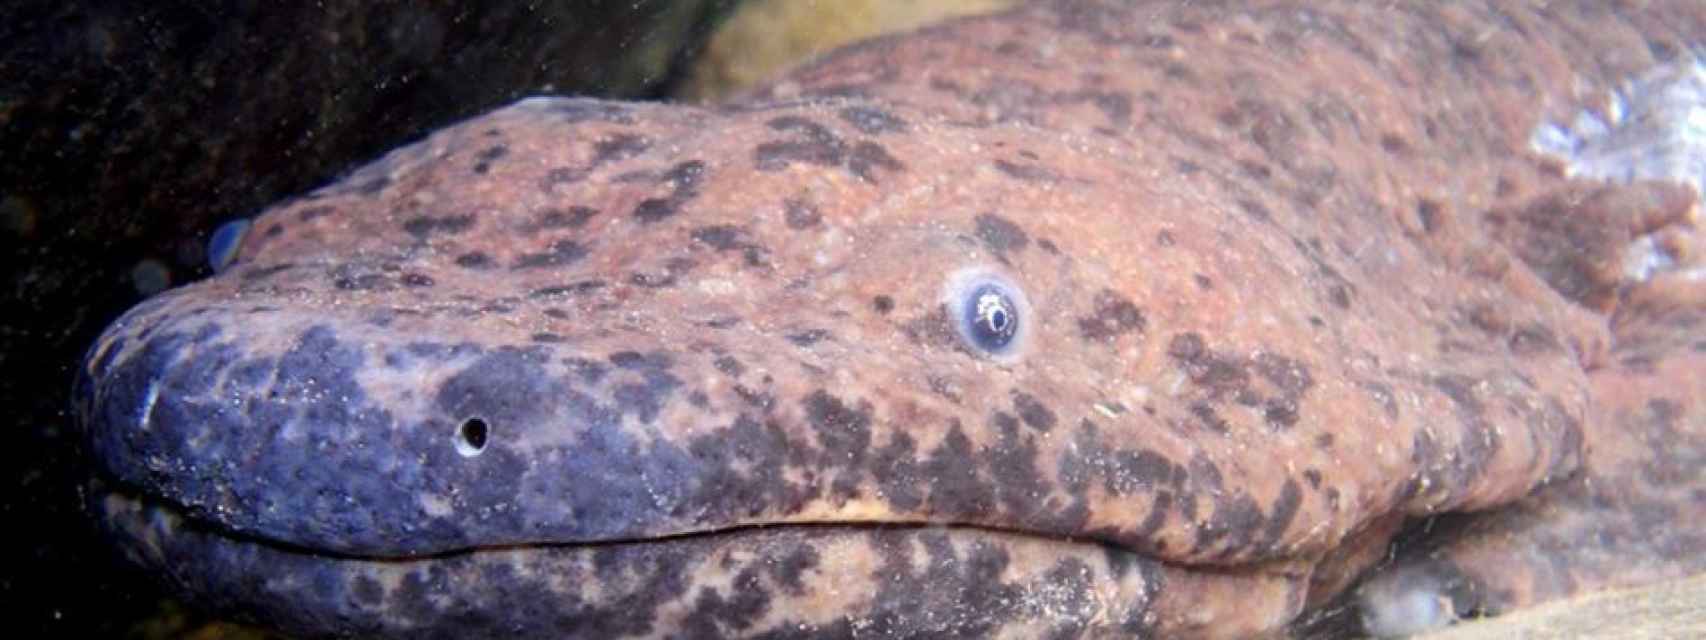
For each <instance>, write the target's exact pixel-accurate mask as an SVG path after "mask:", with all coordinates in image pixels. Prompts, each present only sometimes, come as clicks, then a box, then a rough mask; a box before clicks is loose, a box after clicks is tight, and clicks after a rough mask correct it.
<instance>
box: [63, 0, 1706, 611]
mask: <svg viewBox="0 0 1706 640" xmlns="http://www.w3.org/2000/svg"><path fill="white" fill-rule="evenodd" d="M1703 32H1706V12H1703V11H1702V10H1701V8H1700V7H1697V6H1690V5H1689V4H1688V3H1683V2H1678V3H1674V4H1668V5H1667V4H1665V3H1654V4H1653V6H1649V7H1647V8H1646V9H1645V10H1644V11H1642V12H1630V13H1628V14H1624V13H1619V12H1613V11H1609V10H1604V9H1595V8H1592V7H1591V6H1583V7H1576V6H1554V7H1552V8H1551V9H1549V10H1548V13H1545V14H1541V13H1536V12H1535V11H1534V10H1533V9H1532V8H1531V7H1529V6H1527V5H1525V4H1518V3H1511V4H1510V5H1509V6H1505V5H1503V4H1500V5H1498V6H1486V5H1484V4H1482V3H1476V2H1470V3H1461V4H1453V5H1450V6H1445V7H1440V6H1435V5H1434V4H1432V3H1417V4H1415V5H1413V6H1410V5H1403V6H1399V7H1396V8H1394V7H1387V6H1372V5H1365V4H1362V3H1328V4H1319V3H1297V4H1290V3H1256V6H1255V7H1253V8H1247V7H1242V6H1238V7H1232V6H1226V7H1221V6H1202V5H1190V6H1175V5H1172V4H1161V3H1136V4H1133V5H1131V6H1126V5H1123V4H1119V3H1110V4H1108V5H1102V4H1097V3H1088V2H1083V3H1078V2H1068V3H1060V4H1047V5H1041V6H1037V7H1032V8H1028V9H1025V10H1021V11H1019V12H1017V13H1013V14H1008V15H1003V16H997V17H992V18H980V19H969V20H964V21H958V22H953V23H950V24H948V25H944V26H941V27H937V28H932V29H929V30H926V31H924V32H921V33H920V34H917V35H914V36H905V37H897V38H888V39H882V40H878V41H873V42H870V43H866V44H863V45H857V46H854V47H852V48H850V49H847V50H844V51H842V52H840V53H838V54H836V55H833V56H830V57H828V58H826V59H824V60H822V61H820V62H818V63H815V64H814V65H812V66H810V67H807V68H805V69H803V70H800V71H798V72H796V73H794V74H793V75H791V76H790V77H788V78H785V79H783V80H781V81H779V82H778V83H776V84H774V85H772V86H771V87H770V88H768V89H764V90H761V91H759V92H758V93H756V94H754V95H751V96H748V97H746V98H744V99H742V100H739V101H736V102H735V103H733V104H730V105H728V106H724V107H718V108H708V109H700V108H690V107H684V106H666V105H642V104H626V103H614V102H600V101H593V100H582V99H563V98H552V99H533V100H527V101H523V102H521V103H518V104H516V105H513V106H511V107H508V108H505V109H502V110H499V111H497V112H494V113H492V114H490V115H487V116H483V117H481V118H477V119H474V120H471V121H468V122H465V123H462V124H460V125H457V126H454V127H451V128H448V129H445V130H442V131H439V132H437V133H435V134H433V135H431V136H430V137H429V138H427V139H426V140H424V141H422V142H420V143H417V144H415V145H412V146H409V147H406V148H404V149H401V150H398V151H396V152H394V153H392V154H391V155H389V156H387V157H385V158H384V159H381V160H379V161H377V162H375V163H374V164H372V165H370V166H368V167H366V168H364V169H362V170H360V171H358V172H356V173H355V174H353V175H351V176H349V177H348V178H347V179H345V180H343V181H341V182H339V183H337V184H334V185H332V186H330V187H327V188H325V189H322V190H320V191H317V192H315V193H312V194H309V195H307V196H304V197H302V198H300V199H297V200H293V201H290V202H286V203H282V204H280V205H278V206H277V207H275V208H274V209H272V210H270V211H268V212H267V213H265V214H264V215H262V216H261V217H260V218H258V219H257V220H256V221H255V225H254V228H253V231H252V232H251V233H250V235H249V236H248V238H247V239H246V240H245V242H244V244H243V245H242V247H241V249H240V252H239V255H238V257H237V260H236V262H235V264H234V265H233V266H232V267H230V268H229V269H227V270H226V271H225V272H224V273H223V274H222V275H220V276H218V277H216V278H213V279H211V280H208V281H206V282H202V283H198V284H196V285H192V286H189V287H185V288H182V289H178V290H175V291H171V292H168V293H166V294H162V295H161V296H158V297H156V298H154V299H152V300H150V301H148V302H147V303H144V304H143V305H140V306H139V307H137V308H136V309H134V310H132V311H131V312H130V313H129V314H127V315H126V316H125V317H124V318H123V319H121V320H120V321H118V322H117V323H115V324H114V325H113V327H111V328H110V329H109V330H108V332H107V333H106V334H105V335H104V336H103V337H102V339H101V340H100V342H99V343H98V344H96V345H95V346H94V347H93V348H92V349H91V352H90V357H89V360H88V362H87V363H86V365H85V367H84V370H83V371H82V375H81V376H80V378H79V382H78V385H79V386H78V399H79V404H78V407H77V408H78V412H79V417H80V421H81V424H83V425H84V428H85V429H86V430H87V432H88V443H89V448H90V450H91V453H92V455H93V456H94V458H95V459H96V460H97V461H98V463H99V465H100V466H101V467H102V468H103V469H104V470H105V472H104V474H103V477H102V478H101V479H99V480H96V481H93V483H92V485H91V491H90V496H91V498H90V504H91V509H92V510H93V511H94V512H95V513H96V515H97V517H98V518H99V519H100V520H101V521H102V522H103V523H105V525H106V526H107V527H108V528H109V529H110V530H111V532H112V534H113V536H114V538H115V540H117V541H119V543H120V545H121V547H122V548H124V549H125V551H126V553H127V554H128V555H130V556H131V557H132V558H133V559H135V560H136V561H137V562H139V563H142V564H144V565H147V566H152V567H156V568H157V569H158V570H159V571H160V572H161V573H162V574H164V575H165V577H166V579H167V580H169V581H170V582H172V583H173V584H174V585H176V586H177V587H178V588H180V589H181V590H183V591H184V592H186V593H187V594H188V596H189V597H190V598H191V599H192V600H194V601H199V602H204V603H206V604H207V605H208V606H210V607H214V608H217V609H221V610H226V611H232V612H236V613H239V614H241V615H245V616H247V617H250V618H252V619H257V620H260V621H262V622H264V623H266V624H270V625H274V626H277V627H280V628H283V629H286V630H289V631H292V632H297V633H304V634H313V635H321V634H359V635H399V636H410V637H415V636H419V635H429V636H430V635H439V636H445V637H458V636H467V635H492V634H499V635H506V636H507V635H517V636H540V637H554V636H565V635H566V636H570V637H599V638H602V637H627V636H633V637H670V636H679V635H687V636H707V635H709V636H720V635H727V636H753V637H801V636H813V635H819V636H823V637H849V636H857V635H863V634H866V633H869V634H872V635H879V636H883V637H887V636H890V635H895V636H903V637H954V636H960V637H990V636H1005V637H1086V636H1088V637H1107V636H1121V635H1133V634H1136V635H1164V636H1202V637H1237V636H1247V635H1253V634H1261V633H1270V632H1276V631H1280V630H1283V629H1284V628H1285V627H1286V626H1287V625H1288V624H1291V622H1292V621H1293V620H1294V619H1297V618H1298V617H1299V616H1300V614H1302V613H1304V612H1305V611H1306V609H1307V610H1318V611H1321V612H1325V613H1322V614H1320V615H1323V616H1326V617H1328V618H1333V617H1335V616H1353V615H1354V610H1353V609H1350V608H1348V607H1360V608H1363V609H1368V610H1376V611H1379V610H1381V607H1383V606H1385V603H1386V601H1385V600H1383V599H1382V596H1379V595H1378V592H1377V590H1374V589H1370V590H1367V591H1365V592H1364V593H1369V594H1374V595H1370V596H1368V597H1366V598H1364V599H1363V600H1362V601H1360V604H1350V605H1347V604H1345V603H1346V602H1349V601H1351V599H1352V596H1351V594H1352V592H1351V591H1350V590H1349V588H1350V587H1351V585H1352V583H1353V581H1354V580H1356V579H1357V578H1358V576H1360V575H1364V574H1365V573H1370V572H1371V571H1372V574H1373V575H1374V576H1375V577H1374V578H1371V579H1369V580H1370V581H1369V584H1377V583H1376V582H1374V581H1375V580H1379V579H1381V576H1388V575H1389V576H1398V577H1399V578H1402V577H1403V576H1405V575H1410V574H1413V573H1415V572H1430V573H1427V575H1429V576H1434V579H1431V580H1424V581H1422V582H1424V583H1426V584H1427V585H1430V586H1428V587H1426V588H1428V589H1433V591H1427V592H1424V595H1426V594H1434V595H1436V596H1437V597H1436V600H1437V599H1438V598H1446V599H1448V600H1450V601H1451V606H1452V609H1451V611H1452V613H1453V614H1454V615H1462V614H1465V613H1473V612H1497V611H1501V610H1506V609H1509V608H1514V607H1520V606H1522V605H1524V604H1527V603H1531V602H1537V601H1541V600H1545V599H1550V598H1556V597H1560V596H1563V595H1568V594H1571V593H1575V592H1579V591H1582V590H1588V589H1595V588H1600V587H1604V586H1608V585H1615V584H1629V583H1639V582H1642V581H1648V580H1654V579H1661V578H1663V577H1668V576H1671V575H1680V574H1685V573H1689V572H1693V571H1697V570H1700V569H1702V567H1698V566H1694V565H1695V564H1698V563H1700V562H1701V561H1700V560H1699V558H1700V557H1701V556H1702V553H1701V552H1702V551H1706V541H1702V540H1701V539H1700V538H1699V537H1698V536H1696V535H1694V534H1692V533H1690V532H1689V531H1687V530H1686V529H1687V527H1686V526H1685V525H1683V524H1681V523H1686V522H1690V521H1691V520H1690V519H1691V518H1695V517H1697V516H1699V515H1700V512H1701V511H1702V509H1701V507H1702V504H1701V503H1702V497H1701V495H1700V487H1701V486H1702V482H1701V478H1700V477H1699V473H1700V471H1699V469H1700V465H1699V464H1698V455H1697V452H1698V449H1697V444H1698V443H1699V442H1700V439H1701V437H1702V435H1706V434H1703V432H1706V427H1703V426H1702V424H1701V423H1702V420H1703V418H1702V415H1703V414H1702V412H1703V411H1706V408H1703V407H1701V406H1700V404H1699V402H1700V401H1699V400H1697V398H1700V397H1701V394H1700V393H1699V392H1700V389H1697V388H1694V389H1691V388H1689V387H1687V384H1694V385H1698V384H1699V383H1698V382H1697V381H1696V382H1688V383H1685V382H1683V381H1684V380H1689V379H1690V376H1689V375H1687V372H1690V371H1694V372H1697V371H1699V370H1700V365H1701V358H1702V356H1701V352H1702V347H1701V337H1700V336H1701V333H1702V328H1701V320H1700V319H1701V317H1702V315H1703V313H1706V312H1703V309H1706V306H1703V304H1702V299H1703V298H1706V296H1703V295H1702V294H1701V293H1700V291H1699V289H1700V287H1701V284H1700V282H1699V279H1698V278H1693V279H1690V278H1688V277H1684V276H1683V275H1678V274H1686V273H1688V271H1687V269H1688V268H1690V267H1692V266H1697V265H1695V264H1694V263H1692V262H1690V261H1689V260H1690V259H1692V258H1691V256H1692V254H1687V253H1686V252H1681V251H1680V250H1679V251H1678V252H1677V255H1678V256H1679V261H1678V262H1677V264H1675V265H1673V266H1674V267H1675V273H1674V274H1669V275H1675V276H1676V277H1667V274H1660V275H1659V276H1658V277H1655V278H1654V279H1651V280H1647V281H1638V280H1633V279H1631V280H1627V281H1625V280H1619V279H1618V278H1617V276H1616V274H1615V272H1614V271H1606V270H1603V269H1602V270H1598V271H1595V270H1594V269H1592V268H1591V266H1592V265H1601V264H1611V263H1613V262H1614V261H1615V260H1616V259H1617V255H1614V254H1616V252H1618V251H1622V250H1623V246H1624V245H1623V244H1620V243H1618V242H1613V241H1600V242H1592V243H1588V242H1576V241H1575V238H1574V237H1573V236H1572V230H1574V229H1576V228H1575V227H1571V226H1569V225H1548V224H1545V222H1546V221H1547V220H1549V219H1550V218H1548V217H1547V215H1548V214H1547V212H1548V211H1550V212H1553V213H1552V214H1551V215H1554V216H1556V215H1569V214H1570V213H1571V212H1573V211H1575V209H1572V208H1571V207H1576V209H1583V210H1591V215H1592V216H1596V219H1601V220H1604V221H1605V222H1606V224H1607V225H1622V226H1623V227H1625V228H1630V229H1637V231H1638V233H1649V232H1651V231H1652V229H1651V228H1649V227H1652V226H1654V225H1656V226H1658V227H1662V228H1663V229H1666V230H1670V231H1672V232H1674V233H1673V235H1676V236H1677V237H1679V238H1684V239H1686V238H1687V237H1690V236H1688V235H1687V234H1688V233H1689V232H1690V230H1691V229H1692V227H1690V225H1691V224H1692V220H1693V217H1694V216H1695V215H1696V212H1697V204H1698V198H1697V194H1695V193H1694V192H1693V191H1691V190H1688V189H1685V188H1680V187H1665V186H1655V185H1651V184H1648V183H1637V184H1634V185H1628V186H1604V185H1598V184H1596V183H1590V182H1588V181H1583V180H1570V179H1566V178H1565V177H1563V174H1564V173H1565V171H1562V170H1561V169H1560V167H1559V166H1558V164H1557V163H1556V162H1555V161H1552V160H1548V159H1546V158H1542V157H1538V156H1537V155H1535V154H1534V153H1531V152H1530V151H1529V149H1528V144H1527V140H1528V136H1529V132H1530V131H1531V130H1533V128H1534V127H1535V126H1536V125H1537V124H1539V123H1540V122H1542V121H1545V120H1548V119H1551V120H1561V119H1567V118H1569V117H1571V116H1572V115H1573V114H1574V113H1576V111H1577V110H1579V109H1580V108H1581V107H1582V106H1583V105H1584V104H1588V103H1589V102H1590V101H1591V99H1592V98H1593V97H1594V96H1597V95H1602V94H1603V92H1604V91H1605V90H1606V89H1607V88H1609V87H1612V86H1614V85H1615V83H1616V82H1618V81H1620V80H1621V79H1622V78H1625V77H1628V76H1631V75H1633V74H1635V73H1638V72H1640V71H1641V70H1643V69H1645V68H1649V67H1652V66H1653V65H1655V64H1660V63H1662V62H1664V61H1665V60H1666V59H1667V56H1668V57H1670V58H1674V57H1676V56H1679V55H1682V53H1681V52H1683V51H1686V46H1687V45H1688V41H1687V40H1686V39H1685V37H1684V34H1700V33H1703ZM1595 193H1605V194H1609V195H1604V196H1598V197H1587V196H1581V195H1580V194H1595ZM1572 194H1574V195H1572ZM1582 202H1587V203H1590V204H1591V206H1586V205H1583V206H1576V205H1578V204H1580V203H1582ZM1546 203H1553V204H1546ZM1580 215H1589V214H1587V213H1583V214H1580ZM1635 220H1639V221H1643V224H1647V226H1646V227H1643V226H1641V225H1637V224H1636V223H1634V222H1631V221H1635ZM1655 221H1656V222H1655ZM1588 228H1592V227H1588ZM1679 242H1681V241H1680V240H1679ZM1679 246H1680V245H1679ZM1572 252H1574V253H1572ZM1695 257H1697V256H1695ZM1572 265H1574V266H1572ZM1581 265H1588V266H1585V267H1584V266H1581ZM968 270H969V271H970V272H976V273H983V274H993V276H992V277H995V278H997V279H999V280H1000V281H1001V282H1003V283H1006V284H1007V285H1009V286H1011V287H1012V288H1013V289H1015V290H1017V292H1019V293H1020V294H1022V296H1023V297H1024V298H1025V299H1026V300H1028V305H1027V306H1025V307H1022V309H1023V310H1024V311H1025V313H1023V314H1020V315H1019V316H1018V321H1019V322H1021V323H1023V324H1022V326H1023V327H1024V328H1023V329H1022V332H1021V334H1020V340H1019V343H1018V344H1017V345H1016V346H1015V347H1014V349H1013V350H1012V351H1011V352H1010V353H1004V354H1001V355H1000V356H999V357H995V356H992V355H991V354H988V353H984V352H982V351H980V349H979V348H978V347H977V346H975V345H972V344H969V343H968V342H966V341H965V340H964V339H963V338H962V337H961V335H960V334H959V333H958V332H957V331H956V325H955V321H956V318H957V316H956V315H955V314H953V313H950V312H949V311H948V310H947V309H948V308H949V306H948V305H946V304H945V300H952V299H954V298H955V297H956V296H958V295H962V294H963V293H964V292H962V291H958V290H955V289H954V288H953V287H954V285H953V283H955V282H957V281H958V280H956V278H957V277H958V276H959V275H960V274H964V273H967V272H968ZM1560 274H1562V275H1560ZM1583 274H1586V275H1583ZM1698 377H1699V376H1693V378H1695V379H1697V378H1698ZM1631 434H1639V437H1631ZM1655 462H1657V463H1659V464H1658V466H1657V467H1655V466H1654V464H1653V463H1655ZM1655 469H1656V470H1655ZM1501 507H1503V509H1497V508H1501ZM1489 510H1492V511H1489ZM1440 514H1461V515H1451V516H1447V517H1449V518H1455V519H1457V520H1461V521H1463V522H1465V523H1467V524H1465V525H1463V526H1462V527H1446V526H1441V527H1439V528H1438V529H1439V530H1440V531H1439V532H1438V535H1433V536H1420V537H1422V538H1423V540H1422V541H1421V542H1416V543H1414V544H1410V545H1407V546H1406V547H1405V549H1404V550H1401V552H1400V553H1399V554H1398V556H1397V557H1396V558H1394V559H1390V561H1389V559H1388V553H1387V551H1388V544H1389V542H1391V541H1392V540H1394V539H1395V538H1397V537H1398V536H1399V534H1400V531H1401V529H1402V525H1403V524H1404V523H1405V522H1406V521H1409V520H1411V519H1421V518H1429V517H1433V516H1439V515H1440ZM1431 522H1439V521H1431ZM1607 527H1612V528H1615V531H1616V532H1624V533H1627V535H1606V531H1607ZM1654 527H1657V528H1658V529H1659V530H1661V531H1669V532H1671V534H1672V535H1669V536H1668V537H1663V538H1662V539H1652V540H1648V539H1643V540H1641V541H1640V542H1641V543H1640V544H1629V543H1628V541H1629V540H1630V537H1629V536H1632V535H1634V534H1633V533H1631V532H1634V531H1638V530H1640V531H1645V530H1651V529H1652V528H1654ZM1447 529H1450V531H1447ZM1415 537H1418V536H1413V535H1412V536H1407V537H1406V539H1409V538H1415ZM1648 542H1651V544H1647V543H1648ZM1417 550H1425V551H1417ZM1407 554H1408V555H1407ZM1691 563H1692V564H1691ZM1386 579H1389V580H1390V579H1397V578H1386ZM1409 593H1414V592H1409ZM1460 600H1461V601H1460ZM1335 612H1338V613H1335ZM1347 612H1349V613H1347Z"/></svg>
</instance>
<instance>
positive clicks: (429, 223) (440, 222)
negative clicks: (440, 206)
mask: <svg viewBox="0 0 1706 640" xmlns="http://www.w3.org/2000/svg"><path fill="white" fill-rule="evenodd" d="M472 228H474V216H473V215H470V214H461V215H452V216H440V217H433V216H416V217H414V218H410V219H409V220H408V221H407V222H404V223H403V231H406V232H408V234H409V235H411V236H414V237H415V239H416V240H426V239H427V236H431V235H435V234H441V235H455V234H458V233H462V232H464V231H467V230H469V229H472Z"/></svg>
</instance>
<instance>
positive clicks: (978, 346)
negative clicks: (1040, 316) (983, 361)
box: [944, 269, 1031, 361]
mask: <svg viewBox="0 0 1706 640" xmlns="http://www.w3.org/2000/svg"><path fill="white" fill-rule="evenodd" d="M944 303H945V304H946V305H947V307H948V317H949V318H950V319H951V321H952V323H953V325H954V331H955V333H956V334H958V335H959V337H960V341H961V342H963V343H965V345H966V347H968V348H970V349H971V351H972V352H973V353H976V354H979V355H983V356H987V357H989V358H992V359H995V360H999V361H1007V360H1012V359H1014V358H1016V357H1017V356H1018V354H1019V352H1020V350H1021V347H1022V346H1023V344H1024V342H1025V337H1026V336H1027V335H1028V334H1029V329H1030V327H1029V325H1030V323H1031V317H1030V304H1029V303H1028V302H1027V301H1026V299H1025V294H1024V292H1023V291H1020V290H1019V287H1018V286H1017V285H1015V284H1013V282H1012V281H1011V280H1009V279H1008V278H1007V277H1006V276H1003V275H1001V274H1000V273H997V272H995V271H992V270H988V269H967V270H963V271H960V272H957V273H955V274H954V275H953V276H952V277H950V278H949V279H948V287H947V292H946V299H945V300H944Z"/></svg>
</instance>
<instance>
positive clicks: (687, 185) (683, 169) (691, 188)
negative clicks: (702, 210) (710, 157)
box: [634, 160, 705, 224]
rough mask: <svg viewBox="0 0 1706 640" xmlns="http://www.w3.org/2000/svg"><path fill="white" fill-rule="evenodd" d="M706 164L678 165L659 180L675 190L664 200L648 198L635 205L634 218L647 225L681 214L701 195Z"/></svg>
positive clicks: (686, 163) (689, 163) (692, 162)
mask: <svg viewBox="0 0 1706 640" xmlns="http://www.w3.org/2000/svg"><path fill="white" fill-rule="evenodd" d="M704 175H705V163H704V162H700V161H698V160H689V161H686V162H682V163H679V164H676V165H675V166H673V167H670V169H669V170H668V171H666V172H664V174H663V176H661V178H660V179H659V182H664V183H668V184H670V185H671V186H672V187H673V190H672V191H671V192H670V194H669V195H668V196H665V197H662V198H647V199H645V200H641V201H640V203H639V204H637V205H634V217H635V218H638V219H639V220H640V222H644V223H647V224H650V223H653V222H658V221H661V220H664V219H665V218H669V217H670V216H673V215H675V214H676V213H678V212H680V210H681V205H683V204H685V203H686V202H687V201H689V200H692V199H693V198H695V197H697V196H698V195H699V185H700V183H701V182H702V181H703V180H704Z"/></svg>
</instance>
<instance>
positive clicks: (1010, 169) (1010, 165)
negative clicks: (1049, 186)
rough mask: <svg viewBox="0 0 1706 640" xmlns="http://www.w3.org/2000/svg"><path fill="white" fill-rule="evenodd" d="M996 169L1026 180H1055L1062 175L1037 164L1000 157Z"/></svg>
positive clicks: (996, 161)
mask: <svg viewBox="0 0 1706 640" xmlns="http://www.w3.org/2000/svg"><path fill="white" fill-rule="evenodd" d="M995 169H996V170H997V171H1000V172H1001V173H1004V174H1007V175H1009V176H1012V177H1014V178H1018V179H1020V180H1024V181H1026V182H1055V181H1058V180H1060V176H1058V175H1056V174H1055V173H1054V172H1053V171H1050V170H1048V169H1045V168H1043V167H1039V166H1037V165H1035V164H1018V163H1015V162H1009V161H1007V160H1003V159H1000V158H997V159H996V160H995Z"/></svg>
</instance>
